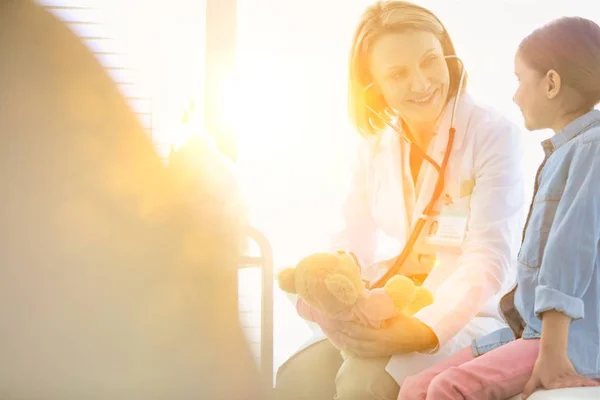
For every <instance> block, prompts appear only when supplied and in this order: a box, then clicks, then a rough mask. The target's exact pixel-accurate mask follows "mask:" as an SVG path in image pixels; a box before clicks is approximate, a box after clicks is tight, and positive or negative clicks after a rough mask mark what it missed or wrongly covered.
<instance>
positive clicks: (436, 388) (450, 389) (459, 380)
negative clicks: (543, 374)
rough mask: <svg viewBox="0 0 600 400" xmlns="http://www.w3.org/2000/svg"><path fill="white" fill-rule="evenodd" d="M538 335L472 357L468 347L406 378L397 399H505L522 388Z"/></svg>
mask: <svg viewBox="0 0 600 400" xmlns="http://www.w3.org/2000/svg"><path fill="white" fill-rule="evenodd" d="M539 345H540V341H539V339H528V340H523V339H518V340H515V341H512V342H510V343H507V344H505V345H503V346H501V347H499V348H497V349H494V350H492V351H490V352H488V353H485V354H483V355H481V356H479V357H474V356H473V352H472V350H471V348H470V347H469V348H467V349H464V350H461V351H459V352H458V353H456V354H455V355H453V356H451V357H449V358H447V359H445V360H443V361H441V362H439V363H438V364H436V365H434V366H433V367H431V368H429V369H426V370H425V371H423V372H421V373H419V374H417V375H415V376H412V377H409V378H407V379H406V380H405V381H404V383H403V384H402V387H401V388H400V394H399V395H398V400H425V399H427V400H460V399H465V400H479V399H482V400H484V399H485V400H493V399H497V400H505V399H507V398H509V397H512V396H514V395H517V394H519V393H521V392H522V391H523V389H524V388H525V384H526V383H527V381H528V380H529V377H530V376H531V372H532V371H533V366H534V364H535V361H536V359H537V356H538V351H539Z"/></svg>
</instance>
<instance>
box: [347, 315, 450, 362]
mask: <svg viewBox="0 0 600 400" xmlns="http://www.w3.org/2000/svg"><path fill="white" fill-rule="evenodd" d="M343 324H344V328H343V330H342V331H341V332H340V336H341V341H342V342H343V343H344V350H347V351H349V352H351V353H352V354H354V355H356V356H358V357H364V358H371V357H390V356H393V355H395V354H404V353H412V352H415V351H426V350H429V349H434V348H435V347H436V346H437V344H438V340H437V336H436V335H435V333H433V331H432V330H431V328H429V327H428V326H427V325H425V324H424V323H422V322H421V321H419V320H418V319H415V318H413V317H410V316H407V315H404V314H399V315H397V316H396V317H394V318H393V319H391V320H389V321H388V322H387V323H386V325H385V326H384V327H382V328H371V327H367V326H363V325H361V324H358V323H354V322H344V323H343Z"/></svg>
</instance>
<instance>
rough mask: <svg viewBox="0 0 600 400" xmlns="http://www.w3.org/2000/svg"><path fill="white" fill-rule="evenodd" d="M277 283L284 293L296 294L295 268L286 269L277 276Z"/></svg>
mask: <svg viewBox="0 0 600 400" xmlns="http://www.w3.org/2000/svg"><path fill="white" fill-rule="evenodd" d="M277 282H278V283H279V287H280V288H281V290H283V291H284V292H288V293H292V294H296V268H286V269H284V270H282V271H280V272H279V274H277Z"/></svg>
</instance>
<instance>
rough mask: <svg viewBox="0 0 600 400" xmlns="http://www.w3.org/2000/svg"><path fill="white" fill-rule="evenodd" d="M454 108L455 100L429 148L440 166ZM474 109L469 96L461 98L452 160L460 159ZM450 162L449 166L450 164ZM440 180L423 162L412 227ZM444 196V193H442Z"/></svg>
mask: <svg viewBox="0 0 600 400" xmlns="http://www.w3.org/2000/svg"><path fill="white" fill-rule="evenodd" d="M453 107H454V100H451V101H450V102H448V105H447V106H446V108H445V110H444V114H443V115H442V118H441V119H440V122H439V123H438V129H437V134H436V135H435V137H434V139H433V141H432V143H431V144H430V146H429V150H428V155H429V156H430V157H431V158H433V159H434V160H435V162H436V163H437V164H438V165H440V166H441V165H442V161H443V160H444V155H445V154H446V148H447V144H448V137H449V129H450V122H451V121H450V120H451V117H452V110H453ZM472 108H473V103H472V99H471V97H470V96H468V95H467V94H464V95H462V96H460V98H459V104H458V108H457V110H456V115H455V117H454V128H455V129H456V133H455V137H454V143H453V146H452V157H451V159H450V162H452V159H455V160H456V159H460V154H461V153H460V149H461V147H462V142H463V139H464V136H465V133H466V129H467V124H468V121H469V116H470V115H471V111H472ZM450 162H449V164H450ZM448 178H449V176H448V173H447V174H446V177H445V182H448ZM437 179H438V172H437V170H436V169H435V168H434V167H433V165H431V163H429V162H427V161H425V160H424V161H423V164H422V166H421V172H420V173H419V179H418V182H417V185H419V187H420V188H419V190H418V191H417V193H418V196H417V200H416V203H415V207H414V210H413V215H412V220H411V227H412V226H414V224H415V223H416V222H417V220H418V219H419V218H420V217H421V215H422V213H423V210H424V209H425V207H427V204H428V203H429V201H430V200H431V196H432V195H433V191H434V190H435V185H436V182H437ZM442 196H443V192H442Z"/></svg>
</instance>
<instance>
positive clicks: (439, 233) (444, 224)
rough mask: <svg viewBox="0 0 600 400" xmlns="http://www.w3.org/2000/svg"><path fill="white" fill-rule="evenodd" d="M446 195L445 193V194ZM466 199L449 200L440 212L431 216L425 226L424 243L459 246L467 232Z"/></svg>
mask: <svg viewBox="0 0 600 400" xmlns="http://www.w3.org/2000/svg"><path fill="white" fill-rule="evenodd" d="M446 196H447V195H446ZM466 202H468V199H466V201H464V200H463V201H456V203H455V202H453V201H452V200H450V201H449V202H446V206H445V207H442V209H441V210H440V213H439V214H438V215H437V216H435V217H433V218H432V220H431V221H430V223H429V225H428V226H427V231H426V235H427V236H426V239H425V241H426V243H427V244H429V245H433V246H442V247H454V248H457V247H461V246H462V244H463V241H464V239H465V235H466V233H467V223H468V219H469V212H468V211H467V210H468V207H465V205H466V204H463V203H466Z"/></svg>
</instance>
